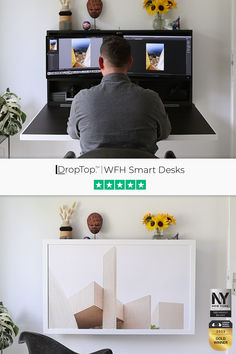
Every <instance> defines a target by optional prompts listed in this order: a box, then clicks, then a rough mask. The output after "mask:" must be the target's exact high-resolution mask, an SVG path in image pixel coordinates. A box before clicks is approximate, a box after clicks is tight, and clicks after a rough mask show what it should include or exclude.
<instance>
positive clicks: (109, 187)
mask: <svg viewBox="0 0 236 354" xmlns="http://www.w3.org/2000/svg"><path fill="white" fill-rule="evenodd" d="M104 184H105V189H106V190H111V191H112V190H114V189H115V181H114V180H112V179H106V180H105V181H104Z"/></svg>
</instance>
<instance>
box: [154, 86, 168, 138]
mask: <svg viewBox="0 0 236 354" xmlns="http://www.w3.org/2000/svg"><path fill="white" fill-rule="evenodd" d="M154 106H155V111H156V117H157V125H158V129H157V141H160V140H164V139H166V138H167V137H168V136H169V135H170V132H171V124H170V120H169V117H168V114H167V113H166V110H165V106H164V104H163V102H162V100H161V98H160V96H159V95H158V94H157V93H156V92H155V105H154Z"/></svg>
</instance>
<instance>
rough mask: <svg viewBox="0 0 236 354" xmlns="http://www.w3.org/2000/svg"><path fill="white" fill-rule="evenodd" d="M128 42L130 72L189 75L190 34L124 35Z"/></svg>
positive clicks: (190, 68) (190, 57)
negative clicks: (130, 52)
mask: <svg viewBox="0 0 236 354" xmlns="http://www.w3.org/2000/svg"><path fill="white" fill-rule="evenodd" d="M124 38H126V39H127V40H128V41H129V42H130V44H131V50H132V56H133V65H132V67H131V68H130V70H129V73H132V74H141V75H148V74H149V75H150V74H151V75H153V74H157V75H159V76H160V75H181V76H191V73H192V49H191V47H192V45H191V42H192V41H191V37H190V36H171V35H169V36H155V35H151V36H145V35H144V36H133V35H128V36H124Z"/></svg>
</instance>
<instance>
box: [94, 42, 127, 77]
mask: <svg viewBox="0 0 236 354" xmlns="http://www.w3.org/2000/svg"><path fill="white" fill-rule="evenodd" d="M100 55H101V56H100V57H99V67H100V69H101V71H102V74H103V75H104V76H105V75H107V74H110V73H124V74H126V73H127V71H128V69H129V68H130V66H131V65H132V61H133V59H132V57H131V47H130V44H129V42H128V41H127V40H126V39H124V38H122V37H118V36H111V37H108V38H106V39H105V40H104V41H103V44H102V45H101V48H100Z"/></svg>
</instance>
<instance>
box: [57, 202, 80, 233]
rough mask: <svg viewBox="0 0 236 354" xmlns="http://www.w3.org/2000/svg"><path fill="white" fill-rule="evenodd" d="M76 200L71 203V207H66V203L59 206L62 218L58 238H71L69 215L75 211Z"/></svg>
mask: <svg viewBox="0 0 236 354" xmlns="http://www.w3.org/2000/svg"><path fill="white" fill-rule="evenodd" d="M75 208H76V202H74V203H73V204H72V207H71V208H68V206H67V205H63V206H62V207H60V213H59V214H60V217H61V219H62V225H61V227H60V238H61V239H70V238H72V227H71V225H70V222H71V217H72V215H73V214H74V212H75Z"/></svg>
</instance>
